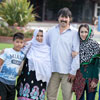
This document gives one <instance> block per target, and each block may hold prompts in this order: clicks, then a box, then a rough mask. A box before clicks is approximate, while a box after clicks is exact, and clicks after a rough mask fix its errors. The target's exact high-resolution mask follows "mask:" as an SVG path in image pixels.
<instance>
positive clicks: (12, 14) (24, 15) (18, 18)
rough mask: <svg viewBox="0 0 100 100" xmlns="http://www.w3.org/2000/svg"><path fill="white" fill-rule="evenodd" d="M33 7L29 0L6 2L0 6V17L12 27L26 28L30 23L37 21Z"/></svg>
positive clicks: (10, 0) (9, 0) (8, 0)
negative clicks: (16, 24)
mask: <svg viewBox="0 0 100 100" xmlns="http://www.w3.org/2000/svg"><path fill="white" fill-rule="evenodd" d="M33 10H34V9H33V5H31V6H30V2H27V0H6V2H2V3H1V4H0V16H1V17H2V18H3V19H4V20H5V21H6V22H7V23H8V24H9V25H11V26H13V24H14V23H18V26H25V25H26V24H27V23H28V22H31V21H34V20H35V14H32V12H33Z"/></svg>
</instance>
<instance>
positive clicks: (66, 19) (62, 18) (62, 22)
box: [58, 15, 71, 27]
mask: <svg viewBox="0 0 100 100" xmlns="http://www.w3.org/2000/svg"><path fill="white" fill-rule="evenodd" d="M70 20H71V19H70V17H69V16H67V17H65V16H62V15H60V16H59V18H58V21H59V24H60V26H61V27H67V26H68V25H69V24H70Z"/></svg>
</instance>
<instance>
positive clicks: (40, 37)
mask: <svg viewBox="0 0 100 100" xmlns="http://www.w3.org/2000/svg"><path fill="white" fill-rule="evenodd" d="M36 40H37V41H38V42H40V43H42V42H43V32H40V31H39V32H38V34H37V36H36Z"/></svg>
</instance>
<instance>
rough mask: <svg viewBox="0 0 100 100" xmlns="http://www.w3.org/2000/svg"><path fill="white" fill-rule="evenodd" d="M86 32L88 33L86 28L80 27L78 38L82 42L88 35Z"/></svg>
mask: <svg viewBox="0 0 100 100" xmlns="http://www.w3.org/2000/svg"><path fill="white" fill-rule="evenodd" d="M88 32H89V31H88V29H87V28H85V27H81V29H80V37H81V39H82V40H85V39H86V37H87V35H88Z"/></svg>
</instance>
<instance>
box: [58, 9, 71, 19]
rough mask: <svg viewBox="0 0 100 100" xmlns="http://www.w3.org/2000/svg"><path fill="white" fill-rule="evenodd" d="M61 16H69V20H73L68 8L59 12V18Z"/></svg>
mask: <svg viewBox="0 0 100 100" xmlns="http://www.w3.org/2000/svg"><path fill="white" fill-rule="evenodd" d="M59 16H63V17H68V16H69V18H71V17H72V13H71V11H70V10H69V9H68V8H67V7H64V8H62V9H60V10H59V11H58V17H59Z"/></svg>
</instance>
